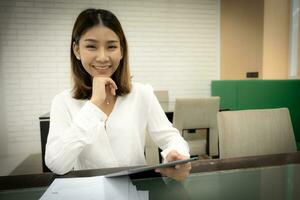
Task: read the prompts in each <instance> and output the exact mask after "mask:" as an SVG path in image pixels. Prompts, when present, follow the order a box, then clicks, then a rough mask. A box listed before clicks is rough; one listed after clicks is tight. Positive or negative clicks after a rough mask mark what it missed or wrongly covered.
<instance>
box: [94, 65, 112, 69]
mask: <svg viewBox="0 0 300 200" xmlns="http://www.w3.org/2000/svg"><path fill="white" fill-rule="evenodd" d="M93 67H94V68H96V69H108V68H109V66H108V65H107V66H95V65H93Z"/></svg>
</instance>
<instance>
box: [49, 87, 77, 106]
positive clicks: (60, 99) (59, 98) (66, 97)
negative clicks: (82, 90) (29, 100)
mask: <svg viewBox="0 0 300 200" xmlns="http://www.w3.org/2000/svg"><path fill="white" fill-rule="evenodd" d="M72 96H73V93H72V89H65V90H63V91H61V92H59V93H58V94H56V95H55V96H54V98H53V100H52V103H66V102H67V103H70V102H74V101H76V99H74V98H73V97H72Z"/></svg>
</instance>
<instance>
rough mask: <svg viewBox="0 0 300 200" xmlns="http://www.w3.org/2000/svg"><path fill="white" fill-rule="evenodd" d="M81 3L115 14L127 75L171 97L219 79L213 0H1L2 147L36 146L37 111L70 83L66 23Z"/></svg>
mask: <svg viewBox="0 0 300 200" xmlns="http://www.w3.org/2000/svg"><path fill="white" fill-rule="evenodd" d="M88 7H96V8H104V9H110V10H112V11H113V12H114V13H115V14H116V15H117V16H118V17H119V19H120V21H121V23H122V25H123V28H124V30H125V34H126V35H127V39H128V42H129V54H130V63H131V69H132V70H131V71H132V75H133V76H134V81H139V82H143V83H150V84H152V85H153V87H154V88H155V89H168V90H169V91H170V96H171V99H175V98H176V97H188V96H191V97H196V96H209V95H210V81H211V80H212V79H219V0H187V1H181V0H152V1H147V0H126V1H123V0H106V1H105V0H98V1H96V0H95V1H94V0H86V1H83V0H44V1H42V0H21V1H18V0H1V1H0V46H1V47H0V70H1V71H0V72H1V74H0V78H1V87H0V89H1V91H0V95H1V96H0V97H1V102H0V103H1V104H0V111H1V113H0V119H1V124H0V125H1V129H0V131H1V132H0V141H1V144H0V145H1V146H0V151H1V153H2V154H12V155H13V154H19V153H22V154H30V153H35V152H40V135H39V121H38V118H39V116H41V115H42V114H44V113H46V112H48V111H49V109H50V102H51V99H52V98H53V96H54V95H55V94H57V93H58V92H60V91H61V90H63V89H65V88H69V87H70V75H69V72H70V70H69V45H70V37H71V31H72V26H73V23H74V20H75V17H76V16H77V15H78V14H79V12H80V11H81V10H83V9H84V8H88ZM2 119H4V121H3V120H2Z"/></svg>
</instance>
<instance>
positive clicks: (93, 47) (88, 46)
mask: <svg viewBox="0 0 300 200" xmlns="http://www.w3.org/2000/svg"><path fill="white" fill-rule="evenodd" d="M86 48H88V49H95V48H96V46H94V45H87V46H86Z"/></svg>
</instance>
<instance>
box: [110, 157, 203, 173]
mask: <svg viewBox="0 0 300 200" xmlns="http://www.w3.org/2000/svg"><path fill="white" fill-rule="evenodd" d="M198 159H199V158H198V157H193V158H189V159H186V160H175V161H171V162H168V163H162V164H158V165H151V166H145V167H137V168H133V169H127V170H123V171H120V172H116V173H112V174H107V175H105V177H117V176H126V175H130V174H135V173H141V172H145V171H150V170H154V169H156V168H166V167H174V166H175V165H178V164H184V163H187V162H191V161H194V160H198Z"/></svg>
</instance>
